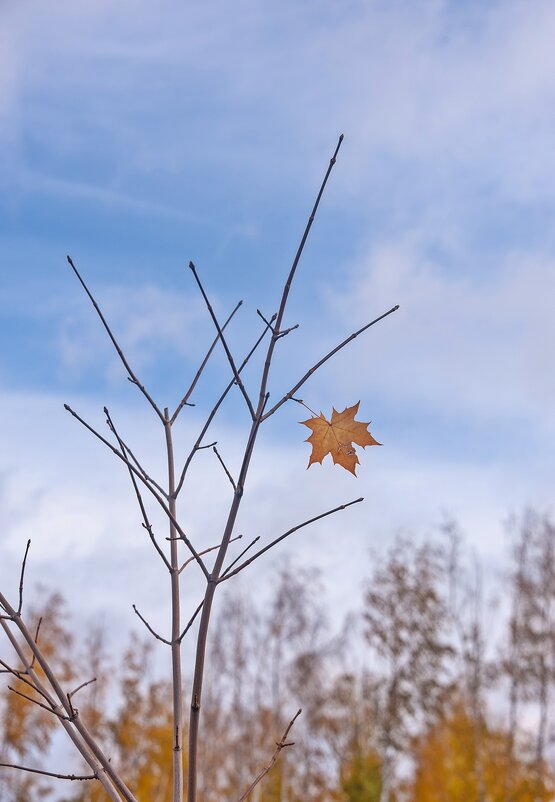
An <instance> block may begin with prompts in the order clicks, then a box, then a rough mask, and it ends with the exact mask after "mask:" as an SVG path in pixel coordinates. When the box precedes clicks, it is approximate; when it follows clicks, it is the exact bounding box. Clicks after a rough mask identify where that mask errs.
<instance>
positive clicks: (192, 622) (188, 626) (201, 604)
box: [179, 599, 204, 643]
mask: <svg viewBox="0 0 555 802" xmlns="http://www.w3.org/2000/svg"><path fill="white" fill-rule="evenodd" d="M203 607H204V599H203V600H202V601H201V602H200V603H199V605H198V607H197V609H196V610H195V612H194V613H193V615H192V616H191V617H190V618H189V620H188V621H187V623H186V624H185V628H184V629H183V631H182V633H181V635H180V636H179V643H181V641H182V640H183V638H184V637H185V635H186V634H187V632H188V631H189V630H190V629H191V627H192V626H193V624H194V623H195V620H196V617H197V615H198V614H199V613H200V611H201V610H202V608H203Z"/></svg>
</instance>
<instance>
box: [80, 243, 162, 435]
mask: <svg viewBox="0 0 555 802" xmlns="http://www.w3.org/2000/svg"><path fill="white" fill-rule="evenodd" d="M67 261H68V262H69V264H70V266H71V269H72V270H73V272H74V273H75V275H76V276H77V278H78V279H79V283H80V284H81V286H82V287H83V289H84V290H85V292H86V293H87V295H88V297H89V300H90V302H91V303H92V305H93V306H94V308H95V311H96V313H97V315H98V317H99V318H100V321H101V323H102V325H103V326H104V328H105V329H106V333H107V335H108V337H109V338H110V340H111V341H112V345H113V346H114V348H115V349H116V351H117V354H118V356H119V358H120V359H121V361H122V363H123V366H124V368H125V370H126V371H127V373H128V374H129V376H128V378H129V381H130V382H131V383H132V384H135V385H136V386H137V387H138V388H139V390H140V391H141V393H142V394H143V395H144V397H145V398H146V400H147V401H148V403H149V404H150V406H151V407H152V409H153V410H154V411H155V412H156V414H157V415H158V417H159V418H160V420H161V421H162V422H163V421H164V416H163V415H162V412H161V411H160V409H159V407H158V405H157V404H156V402H155V401H154V399H153V398H152V397H151V396H150V395H149V393H148V391H147V390H146V389H145V387H144V385H143V384H141V382H140V381H139V379H138V378H137V376H136V375H135V373H134V372H133V371H132V370H131V367H130V365H129V362H128V361H127V359H126V357H125V354H124V353H123V351H122V349H121V348H120V346H119V343H118V341H117V340H116V338H115V337H114V335H113V334H112V330H111V329H110V327H109V325H108V323H107V321H106V318H105V317H104V315H103V314H102V310H101V309H100V307H99V305H98V304H97V302H96V300H95V298H94V296H93V295H92V293H91V291H90V290H89V288H88V287H87V285H86V284H85V282H84V280H83V278H82V277H81V274H80V273H79V271H78V270H77V268H76V267H75V265H74V264H73V261H72V259H71V257H70V256H68V257H67Z"/></svg>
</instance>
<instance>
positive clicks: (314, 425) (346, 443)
mask: <svg viewBox="0 0 555 802" xmlns="http://www.w3.org/2000/svg"><path fill="white" fill-rule="evenodd" d="M359 405H360V401H359V402H358V403H356V404H354V405H353V406H352V407H346V408H345V409H344V410H343V412H337V411H336V410H335V409H333V410H332V413H331V421H328V420H326V418H325V417H324V413H323V412H320V415H315V416H314V417H313V418H309V419H308V420H303V421H300V423H302V424H303V426H308V428H309V429H312V434H311V435H310V437H308V438H307V439H306V441H305V442H307V443H310V444H311V445H312V453H311V455H310V459H309V461H308V466H307V467H308V468H310V466H311V465H312V463H314V462H320V463H321V462H322V460H323V459H324V457H325V456H326V454H331V458H332V460H333V461H334V463H335V464H336V465H341V467H342V468H345V470H347V471H350V472H351V473H352V474H353V475H354V476H356V472H355V468H356V466H357V464H359V459H358V456H357V453H356V451H355V448H354V446H353V443H356V444H357V446H362V448H366V446H380V445H381V443H378V441H377V440H375V439H374V438H373V437H372V435H371V434H370V432H369V431H368V429H367V427H368V426H369V425H370V424H369V423H363V422H362V421H357V420H355V415H356V414H357V412H358V408H359Z"/></svg>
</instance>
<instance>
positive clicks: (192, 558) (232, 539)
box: [178, 535, 243, 573]
mask: <svg viewBox="0 0 555 802" xmlns="http://www.w3.org/2000/svg"><path fill="white" fill-rule="evenodd" d="M242 537H243V535H237V537H232V538H231V540H230V541H229V542H230V543H233V541H234V540H241V538H242ZM178 540H181V538H178ZM220 545H221V544H220V543H218V545H217V546H210V547H209V548H207V549H203V550H202V551H199V556H200V557H204V555H205V554H210V552H211V551H216V549H219V548H220ZM194 559H195V558H194V557H189V559H188V560H185V562H184V563H183V565H182V566H181V568H180V569H179V573H181V572H182V571H183V569H184V568H187V566H188V565H189V564H190V563H192V562H193V560H194Z"/></svg>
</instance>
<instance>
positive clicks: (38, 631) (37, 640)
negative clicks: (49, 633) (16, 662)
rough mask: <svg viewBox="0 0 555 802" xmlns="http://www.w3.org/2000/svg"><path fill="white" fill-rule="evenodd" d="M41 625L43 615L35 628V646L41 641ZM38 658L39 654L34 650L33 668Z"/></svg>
mask: <svg viewBox="0 0 555 802" xmlns="http://www.w3.org/2000/svg"><path fill="white" fill-rule="evenodd" d="M41 626H42V615H41V617H40V618H39V620H38V623H37V628H36V630H35V638H34V641H35V646H38V643H39V633H40V628H41ZM36 659H37V656H36V654H35V652H33V656H32V657H31V670H32V669H33V668H34V667H35V662H36Z"/></svg>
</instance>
